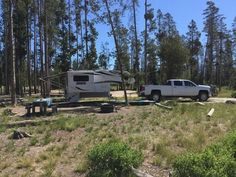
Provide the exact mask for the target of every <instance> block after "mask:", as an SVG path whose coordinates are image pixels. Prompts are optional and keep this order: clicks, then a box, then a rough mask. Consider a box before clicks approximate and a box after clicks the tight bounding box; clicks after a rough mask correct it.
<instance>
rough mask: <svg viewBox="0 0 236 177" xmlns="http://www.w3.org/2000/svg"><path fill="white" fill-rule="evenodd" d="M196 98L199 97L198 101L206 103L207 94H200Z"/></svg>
mask: <svg viewBox="0 0 236 177" xmlns="http://www.w3.org/2000/svg"><path fill="white" fill-rule="evenodd" d="M198 97H199V101H207V100H208V98H209V96H208V93H207V92H200V93H199V96H198Z"/></svg>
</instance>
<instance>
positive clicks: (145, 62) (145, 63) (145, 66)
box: [144, 0, 147, 84]
mask: <svg viewBox="0 0 236 177" xmlns="http://www.w3.org/2000/svg"><path fill="white" fill-rule="evenodd" d="M146 15H147V0H145V16H144V18H145V32H144V83H145V84H147V16H146Z"/></svg>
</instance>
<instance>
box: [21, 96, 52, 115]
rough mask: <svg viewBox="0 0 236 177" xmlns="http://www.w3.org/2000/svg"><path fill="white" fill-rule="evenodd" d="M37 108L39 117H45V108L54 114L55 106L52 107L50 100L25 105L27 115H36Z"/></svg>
mask: <svg viewBox="0 0 236 177" xmlns="http://www.w3.org/2000/svg"><path fill="white" fill-rule="evenodd" d="M36 107H39V113H40V115H46V114H47V108H52V112H56V111H57V109H56V106H53V105H52V98H43V99H37V100H35V101H33V102H32V103H31V104H29V105H26V107H25V108H26V109H27V115H30V114H31V109H32V114H33V115H34V114H35V113H36V111H35V108H36Z"/></svg>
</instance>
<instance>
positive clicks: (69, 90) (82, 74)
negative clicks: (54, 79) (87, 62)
mask: <svg viewBox="0 0 236 177" xmlns="http://www.w3.org/2000/svg"><path fill="white" fill-rule="evenodd" d="M121 82H122V81H121V75H120V74H119V73H118V72H115V71H108V70H96V71H92V70H79V71H73V70H70V71H67V74H66V94H65V95H66V99H67V101H69V102H77V101H79V99H80V98H85V97H86V98H87V97H109V96H110V83H121Z"/></svg>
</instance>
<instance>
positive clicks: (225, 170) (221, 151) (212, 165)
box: [173, 131, 236, 177]
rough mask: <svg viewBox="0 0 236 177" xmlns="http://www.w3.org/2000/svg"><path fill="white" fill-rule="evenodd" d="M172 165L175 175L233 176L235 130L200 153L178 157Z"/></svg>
mask: <svg viewBox="0 0 236 177" xmlns="http://www.w3.org/2000/svg"><path fill="white" fill-rule="evenodd" d="M173 167H174V176H175V177H235V176H236V131H235V132H234V133H231V134H230V135H229V136H227V137H226V138H225V139H224V140H222V141H221V142H220V143H217V144H214V145H212V146H209V147H208V148H206V149H205V150H204V151H203V152H201V153H195V154H193V153H190V154H187V155H183V156H180V157H178V158H177V159H176V161H175V163H174V165H173Z"/></svg>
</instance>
